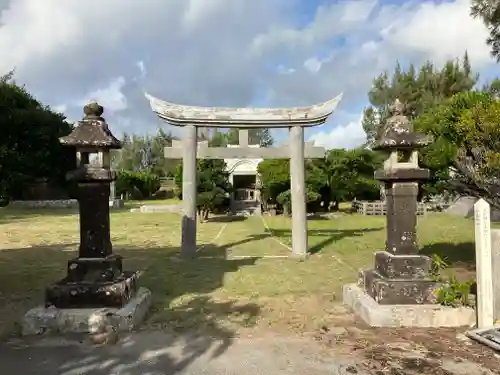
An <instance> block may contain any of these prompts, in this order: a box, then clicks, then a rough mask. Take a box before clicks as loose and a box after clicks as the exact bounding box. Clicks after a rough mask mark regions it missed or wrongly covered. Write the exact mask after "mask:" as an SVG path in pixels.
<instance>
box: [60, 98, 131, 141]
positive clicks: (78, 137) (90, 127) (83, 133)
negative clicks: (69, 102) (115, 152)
mask: <svg viewBox="0 0 500 375" xmlns="http://www.w3.org/2000/svg"><path fill="white" fill-rule="evenodd" d="M83 112H84V114H85V116H84V118H83V119H82V120H81V121H79V122H78V123H77V125H76V127H75V129H74V130H73V131H72V132H71V134H69V135H67V136H64V137H61V138H59V141H60V142H61V144H63V145H65V146H77V147H86V148H94V147H95V148H103V147H104V148H107V149H120V148H121V147H122V146H121V142H120V141H119V140H118V139H116V138H115V136H114V135H113V134H112V133H111V131H110V130H109V128H108V125H107V123H106V121H105V120H104V119H103V118H102V117H101V116H102V114H103V112H104V108H103V107H102V106H101V105H99V104H98V103H96V102H91V103H89V104H87V105H86V106H85V107H84V108H83Z"/></svg>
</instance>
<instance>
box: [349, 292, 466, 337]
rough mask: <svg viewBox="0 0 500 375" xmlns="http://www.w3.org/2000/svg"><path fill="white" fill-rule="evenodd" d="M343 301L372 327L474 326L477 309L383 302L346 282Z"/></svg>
mask: <svg viewBox="0 0 500 375" xmlns="http://www.w3.org/2000/svg"><path fill="white" fill-rule="evenodd" d="M343 302H344V304H345V305H347V306H348V307H349V308H351V309H352V310H353V311H354V313H355V314H356V315H357V316H359V317H360V318H361V319H363V321H364V322H366V323H367V324H368V325H370V326H371V327H463V326H466V327H470V326H473V325H474V324H475V323H476V312H475V310H474V309H472V308H469V307H458V308H454V307H449V306H441V305H430V304H429V305H381V304H379V303H377V302H376V301H375V300H374V299H373V298H372V297H371V296H369V295H368V294H367V293H366V292H365V291H364V290H363V289H362V288H360V287H359V286H357V285H355V284H348V285H344V287H343Z"/></svg>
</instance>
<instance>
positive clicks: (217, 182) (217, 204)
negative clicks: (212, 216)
mask: <svg viewBox="0 0 500 375" xmlns="http://www.w3.org/2000/svg"><path fill="white" fill-rule="evenodd" d="M197 171H198V172H197V189H198V190H197V197H196V205H197V208H198V213H199V218H200V221H201V222H204V221H206V220H207V219H208V215H209V213H210V212H214V211H216V210H218V209H220V208H223V207H224V206H225V205H226V203H228V201H229V193H230V192H231V190H232V186H231V183H230V182H229V173H228V172H227V171H226V163H225V162H224V160H208V159H202V160H198V163H197ZM175 184H176V186H177V189H178V191H179V192H182V164H180V165H179V166H178V167H177V170H176V172H175ZM181 198H182V197H181Z"/></svg>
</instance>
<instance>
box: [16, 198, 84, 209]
mask: <svg viewBox="0 0 500 375" xmlns="http://www.w3.org/2000/svg"><path fill="white" fill-rule="evenodd" d="M9 207H11V208H76V207H78V201H77V200H76V199H58V200H37V201H10V202H9Z"/></svg>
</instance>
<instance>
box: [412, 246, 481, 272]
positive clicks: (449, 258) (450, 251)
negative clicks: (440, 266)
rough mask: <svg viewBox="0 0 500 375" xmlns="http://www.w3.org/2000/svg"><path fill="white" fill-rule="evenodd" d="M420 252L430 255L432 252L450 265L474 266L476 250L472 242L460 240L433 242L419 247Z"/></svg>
mask: <svg viewBox="0 0 500 375" xmlns="http://www.w3.org/2000/svg"><path fill="white" fill-rule="evenodd" d="M420 254H422V255H427V256H430V257H432V256H433V255H434V254H435V255H437V256H439V257H440V258H442V259H446V262H447V263H448V264H450V266H456V265H459V264H460V265H466V266H467V267H475V264H476V250H475V244H474V243H473V242H462V243H459V244H451V243H446V242H443V243H434V244H431V245H425V246H424V247H422V248H421V249H420Z"/></svg>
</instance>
